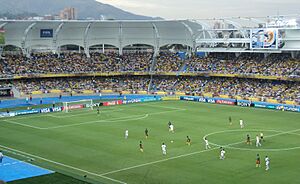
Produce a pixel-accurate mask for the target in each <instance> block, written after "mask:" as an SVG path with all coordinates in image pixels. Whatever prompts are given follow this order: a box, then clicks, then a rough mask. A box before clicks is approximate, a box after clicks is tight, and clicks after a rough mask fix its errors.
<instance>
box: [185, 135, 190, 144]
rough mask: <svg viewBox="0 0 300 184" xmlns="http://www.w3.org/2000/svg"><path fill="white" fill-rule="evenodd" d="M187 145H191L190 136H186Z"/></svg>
mask: <svg viewBox="0 0 300 184" xmlns="http://www.w3.org/2000/svg"><path fill="white" fill-rule="evenodd" d="M186 144H187V145H189V146H190V145H191V139H190V138H189V136H186Z"/></svg>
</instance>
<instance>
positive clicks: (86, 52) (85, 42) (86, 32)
mask: <svg viewBox="0 0 300 184" xmlns="http://www.w3.org/2000/svg"><path fill="white" fill-rule="evenodd" d="M91 25H92V23H91V22H89V23H88V25H87V26H86V28H85V31H84V37H83V46H84V52H85V55H86V56H87V57H88V58H89V57H90V51H89V46H88V36H89V30H90V28H91Z"/></svg>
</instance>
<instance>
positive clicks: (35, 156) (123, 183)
mask: <svg viewBox="0 0 300 184" xmlns="http://www.w3.org/2000/svg"><path fill="white" fill-rule="evenodd" d="M0 147H2V148H4V149H6V150H10V151H14V152H18V153H21V154H24V155H28V156H30V157H33V158H36V159H39V160H44V161H46V162H50V163H53V164H56V165H59V166H63V167H66V168H69V169H72V170H76V171H80V172H83V173H84V174H90V175H93V176H98V177H101V178H104V179H107V180H110V181H113V182H115V183H121V184H126V183H125V182H123V181H120V180H116V179H113V178H109V177H106V176H101V175H100V174H96V173H93V172H90V171H86V170H83V169H80V168H77V167H73V166H70V165H66V164H63V163H60V162H56V161H53V160H50V159H47V158H43V157H40V156H37V155H33V154H30V153H26V152H23V151H20V150H17V149H13V148H9V147H7V146H4V145H1V144H0Z"/></svg>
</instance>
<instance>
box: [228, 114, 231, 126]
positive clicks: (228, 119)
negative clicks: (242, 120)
mask: <svg viewBox="0 0 300 184" xmlns="http://www.w3.org/2000/svg"><path fill="white" fill-rule="evenodd" d="M228 120H229V125H232V119H231V116H229V118H228Z"/></svg>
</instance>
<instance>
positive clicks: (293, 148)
mask: <svg viewBox="0 0 300 184" xmlns="http://www.w3.org/2000/svg"><path fill="white" fill-rule="evenodd" d="M295 131H300V130H295ZM295 131H287V132H284V131H280V130H262V129H245V130H241V129H234V130H223V131H217V132H212V133H209V134H206V135H205V136H203V140H204V139H205V138H208V137H209V136H212V135H216V134H222V133H228V132H246V133H249V132H274V133H276V134H271V135H269V136H264V138H268V137H275V136H280V135H285V134H288V135H295V136H300V134H295V133H293V132H295ZM208 140H209V138H208ZM243 142H245V141H240V142H236V143H231V144H227V145H221V144H217V143H214V142H211V141H209V143H210V144H211V145H213V146H218V147H224V148H230V149H235V150H242V151H289V150H295V149H300V146H296V147H288V148H243V147H235V146H234V145H239V144H241V143H243Z"/></svg>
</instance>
